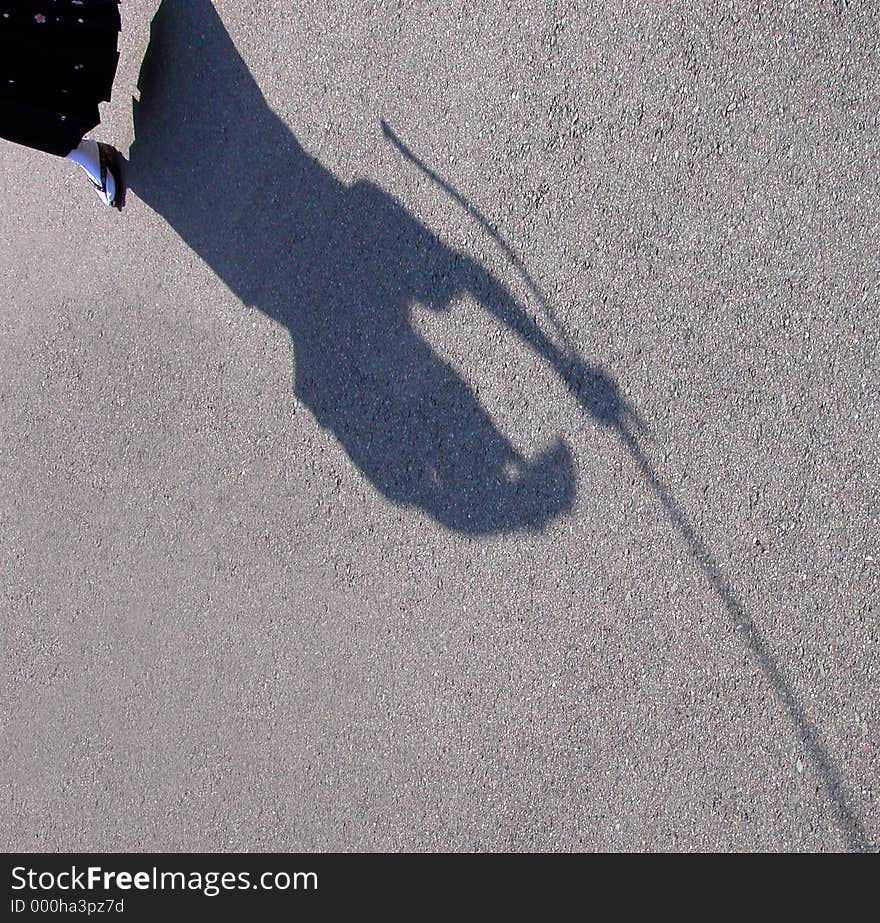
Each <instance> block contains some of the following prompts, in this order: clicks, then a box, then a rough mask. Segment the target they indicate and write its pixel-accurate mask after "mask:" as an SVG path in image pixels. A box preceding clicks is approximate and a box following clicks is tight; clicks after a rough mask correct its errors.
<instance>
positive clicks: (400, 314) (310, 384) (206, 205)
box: [129, 0, 623, 534]
mask: <svg viewBox="0 0 880 923" xmlns="http://www.w3.org/2000/svg"><path fill="white" fill-rule="evenodd" d="M139 91H140V101H139V102H137V103H136V104H135V136H136V140H135V142H134V145H133V146H132V149H131V154H130V161H131V162H130V165H129V183H130V186H131V188H132V190H133V191H134V192H136V193H137V195H138V196H139V197H140V198H141V199H142V200H143V201H145V202H146V203H147V204H148V205H149V206H150V207H152V208H153V209H154V210H155V211H156V212H158V213H159V214H160V215H162V216H163V217H164V218H165V219H166V220H167V221H168V223H169V224H170V225H171V227H173V228H174V230H175V231H176V232H177V233H178V234H179V235H180V236H181V238H183V240H184V241H186V243H187V244H188V245H189V246H190V247H191V248H192V249H193V250H194V251H195V252H196V253H198V254H199V256H201V257H202V258H203V259H204V260H205V262H206V263H207V264H208V265H209V266H210V267H211V268H212V269H213V270H214V272H216V274H217V275H218V276H219V277H220V278H221V279H222V280H223V281H224V282H225V283H226V285H228V286H229V288H230V289H231V290H232V291H233V292H234V293H235V294H236V295H237V296H238V297H239V298H240V299H241V300H242V301H243V302H245V303H246V304H249V305H254V306H256V307H257V308H259V309H260V310H261V311H263V312H264V313H265V314H267V315H268V316H269V317H271V318H273V319H274V320H276V321H278V322H279V323H281V324H283V325H284V326H285V327H286V328H287V329H288V330H289V332H290V337H291V341H292V344H293V354H294V391H295V393H296V396H297V398H298V399H299V400H300V401H301V402H302V403H303V404H305V405H306V406H307V407H308V408H309V410H310V411H311V412H312V414H314V417H315V419H316V420H317V421H318V423H319V424H320V425H321V426H323V427H326V428H327V429H329V430H330V431H332V432H333V434H334V435H335V437H336V438H337V439H338V440H339V442H340V444H341V445H342V446H343V447H344V448H345V451H346V452H347V453H348V455H349V457H350V458H351V460H352V461H353V462H354V464H355V465H357V467H358V468H359V469H360V471H361V472H363V474H364V475H365V476H366V477H367V478H368V479H369V481H370V482H371V483H372V484H373V485H374V486H375V487H376V488H377V489H378V490H379V491H381V493H382V494H384V495H385V496H386V497H388V498H389V499H390V500H392V501H394V502H395V503H398V504H404V505H411V506H414V507H418V508H420V509H422V510H423V511H425V512H426V513H428V514H430V515H431V516H432V517H434V518H435V519H436V520H437V521H438V522H440V523H442V524H443V525H444V526H446V527H447V528H449V529H453V530H456V531H461V532H465V533H474V534H485V533H489V532H495V531H504V530H512V529H519V528H527V529H535V530H537V529H541V528H542V527H544V526H545V525H546V524H547V523H548V522H549V521H550V520H552V519H553V518H554V517H556V516H558V515H560V514H562V513H564V512H565V511H567V510H569V509H570V508H571V506H572V503H573V500H574V497H575V494H576V475H575V468H574V464H573V460H572V455H571V451H570V449H569V447H568V446H567V445H566V444H565V442H564V441H562V440H561V439H559V440H558V441H556V443H555V444H553V445H551V446H549V447H548V448H547V449H546V451H544V452H543V453H542V454H541V455H539V456H538V457H537V458H533V459H528V458H525V457H523V455H522V454H521V453H520V452H518V451H517V449H516V448H515V447H514V446H513V445H512V444H511V442H510V441H509V440H508V439H507V438H506V437H505V436H504V435H503V434H502V433H501V432H500V431H499V429H498V427H497V426H496V425H495V423H494V422H493V420H492V418H491V417H490V415H489V414H488V413H487V412H486V410H485V409H484V408H483V407H482V405H481V404H480V402H479V400H478V398H477V395H476V394H475V392H474V390H473V389H472V388H471V387H470V386H469V385H468V384H467V383H466V382H465V381H464V380H463V379H462V377H461V376H460V375H459V374H458V373H457V372H456V371H455V369H454V368H453V367H452V366H451V365H449V364H448V363H447V362H445V361H443V359H442V358H441V357H440V356H438V355H437V354H436V353H435V352H434V351H433V349H432V348H431V346H430V345H429V344H428V343H427V342H426V341H425V340H424V338H422V337H421V336H420V335H419V333H418V332H417V331H416V330H415V329H414V327H413V325H412V323H411V317H410V311H411V309H412V307H413V306H414V305H421V306H423V307H425V308H427V309H431V310H434V311H438V312H441V311H446V310H448V309H449V307H450V306H451V304H452V303H453V302H454V301H455V300H456V299H459V298H462V297H468V298H470V299H473V300H474V301H477V302H479V303H480V304H481V305H482V306H483V307H484V308H485V309H486V310H487V311H489V312H490V313H491V314H492V315H494V316H495V317H496V318H498V319H499V320H501V321H502V322H503V323H504V324H505V325H506V326H507V327H508V328H509V329H511V330H512V331H515V332H516V334H518V336H519V337H520V338H521V339H522V341H523V342H524V343H525V344H526V345H527V346H528V347H529V348H530V349H532V350H534V351H535V352H536V353H538V354H539V355H540V356H541V357H543V358H544V359H545V360H546V361H547V362H549V363H550V365H551V366H552V367H553V368H554V369H555V370H556V371H557V372H558V374H559V375H560V376H562V378H563V380H564V381H565V383H566V385H567V386H568V388H569V389H570V391H571V392H572V393H573V394H574V395H575V396H576V398H577V399H578V400H579V401H580V402H581V404H582V405H583V406H585V407H587V408H588V409H589V410H590V412H591V414H593V415H594V416H596V417H597V418H600V419H601V418H602V417H608V418H612V419H614V418H616V417H617V416H619V414H620V413H621V412H622V406H623V405H622V403H621V401H620V395H619V393H618V390H617V388H616V387H615V385H614V383H613V382H612V381H611V379H610V378H609V377H608V376H607V375H605V374H604V373H603V372H602V371H601V370H599V369H596V368H593V367H589V366H587V365H586V364H584V363H582V362H581V361H579V360H578V358H577V357H576V356H574V355H573V354H572V352H571V351H570V350H568V349H566V348H564V347H560V346H557V345H556V344H555V343H554V342H553V339H552V338H551V337H550V336H548V335H547V334H546V333H545V332H543V331H542V329H541V327H540V326H539V325H538V324H537V323H535V322H534V320H533V319H532V318H531V317H530V315H529V313H528V312H527V311H526V310H525V309H524V307H523V306H522V305H521V304H520V303H519V302H518V301H517V300H516V299H515V298H514V297H512V295H511V293H510V291H509V290H508V288H507V287H506V286H505V285H504V284H503V283H502V282H501V281H500V280H499V279H497V278H496V277H495V276H493V275H492V274H491V273H490V272H488V271H487V270H486V269H485V268H484V267H483V266H481V265H480V264H479V263H478V262H476V261H475V260H474V259H472V258H471V257H469V256H468V255H466V254H464V253H461V252H458V251H456V250H454V249H452V248H450V247H449V246H447V245H446V244H444V243H443V242H442V241H441V240H440V239H439V238H438V237H437V235H436V234H434V233H433V232H432V231H431V230H430V229H429V228H428V227H426V226H425V225H424V224H423V223H422V222H420V221H419V220H418V219H417V218H415V217H414V216H413V215H412V214H411V213H410V212H408V211H407V210H406V209H405V208H404V207H403V206H402V205H401V204H400V203H399V202H398V201H396V200H395V199H394V198H393V197H392V196H391V195H389V194H388V193H387V192H385V191H383V190H382V189H380V188H379V187H378V186H376V185H375V184H373V183H371V182H369V181H366V180H359V181H357V182H354V183H352V184H346V183H344V182H341V181H340V180H339V179H338V178H337V177H335V176H334V175H333V174H332V173H331V172H330V171H329V170H327V169H326V168H325V167H324V166H322V165H321V164H320V163H319V162H318V161H317V160H316V159H315V158H314V157H312V156H310V155H309V154H308V153H307V152H306V151H305V150H304V149H303V147H302V146H301V145H300V144H299V142H298V141H297V139H296V138H295V137H294V136H293V134H292V133H291V131H290V129H289V128H288V127H287V125H285V124H284V122H283V121H281V119H279V118H278V116H277V115H275V113H274V112H273V111H272V110H271V109H270V108H269V106H268V104H267V103H266V100H265V99H264V97H263V94H262V93H261V91H260V88H259V87H258V86H257V84H256V82H255V81H254V79H253V77H252V75H251V72H250V70H249V69H248V67H247V65H246V64H245V62H244V61H243V60H242V58H241V56H240V55H239V54H238V52H237V50H236V48H235V46H234V44H233V42H232V40H231V39H230V37H229V35H228V33H227V32H226V29H225V28H224V26H223V24H222V22H221V20H220V18H219V16H218V15H217V13H216V11H215V10H214V8H213V5H212V4H211V3H210V2H208V0H164V2H163V3H162V5H161V7H160V9H159V12H158V13H157V15H156V18H155V20H154V22H153V27H152V35H151V42H150V47H149V50H148V52H147V56H146V59H145V61H144V65H143V68H142V71H141V77H140V82H139ZM526 399H528V397H527V396H526Z"/></svg>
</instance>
